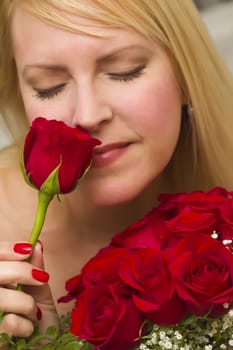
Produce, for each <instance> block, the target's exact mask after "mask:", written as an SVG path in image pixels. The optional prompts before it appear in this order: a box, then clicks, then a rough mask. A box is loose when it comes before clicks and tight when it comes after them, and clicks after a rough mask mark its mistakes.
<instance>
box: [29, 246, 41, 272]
mask: <svg viewBox="0 0 233 350" xmlns="http://www.w3.org/2000/svg"><path fill="white" fill-rule="evenodd" d="M30 263H31V264H32V265H33V266H36V267H38V268H40V269H44V259H43V246H42V243H41V242H40V241H37V243H36V244H35V247H34V248H33V252H32V255H31V257H30Z"/></svg>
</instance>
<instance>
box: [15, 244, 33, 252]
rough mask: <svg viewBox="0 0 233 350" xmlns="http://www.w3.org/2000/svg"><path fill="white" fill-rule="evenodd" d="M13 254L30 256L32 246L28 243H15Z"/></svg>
mask: <svg viewBox="0 0 233 350" xmlns="http://www.w3.org/2000/svg"><path fill="white" fill-rule="evenodd" d="M13 250H14V252H15V253H19V254H31V252H32V245H31V244H30V243H16V244H15V245H14V247H13Z"/></svg>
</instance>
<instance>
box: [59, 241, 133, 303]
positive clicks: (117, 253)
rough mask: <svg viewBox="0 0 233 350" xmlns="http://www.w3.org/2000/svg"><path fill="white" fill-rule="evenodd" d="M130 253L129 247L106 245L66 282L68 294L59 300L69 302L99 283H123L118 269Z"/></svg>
mask: <svg viewBox="0 0 233 350" xmlns="http://www.w3.org/2000/svg"><path fill="white" fill-rule="evenodd" d="M129 254H130V251H129V250H128V249H124V248H114V247H106V248H102V249H100V251H99V252H98V253H97V254H96V256H94V257H93V258H92V259H90V260H89V261H88V262H87V263H86V265H84V267H83V268H82V271H81V274H80V275H77V276H74V277H72V278H71V279H69V280H68V281H67V282H66V290H67V291H68V294H67V295H65V296H63V297H61V298H59V299H58V302H68V301H70V300H72V299H76V298H78V296H79V295H80V294H81V293H82V292H83V290H84V289H85V288H89V287H91V286H94V285H96V284H97V283H99V284H102V283H108V284H115V285H116V284H118V285H120V284H122V281H121V279H120V277H119V274H118V270H119V265H120V264H121V263H122V261H123V260H124V259H125V258H126V257H127V256H128V255H129Z"/></svg>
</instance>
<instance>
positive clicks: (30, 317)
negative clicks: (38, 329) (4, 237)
mask: <svg viewBox="0 0 233 350" xmlns="http://www.w3.org/2000/svg"><path fill="white" fill-rule="evenodd" d="M29 258H30V262H27V261H26V260H27V259H29ZM48 278H49V275H48V274H47V273H46V272H45V271H44V270H43V256H42V249H41V244H40V243H37V244H36V246H35V248H34V251H33V253H32V248H31V246H30V245H29V244H28V243H25V242H17V243H12V242H1V243H0V310H1V311H2V312H3V320H2V322H1V324H0V333H3V332H4V333H8V334H9V336H16V337H28V336H30V335H31V334H32V332H33V330H34V326H35V325H36V324H38V325H41V326H42V328H43V329H45V328H47V326H49V325H52V324H55V325H58V316H57V313H56V308H55V306H54V303H53V299H52V296H51V292H50V289H49V286H48V283H47V281H48ZM18 284H21V285H23V290H22V291H20V290H17V289H16V288H17V285H18Z"/></svg>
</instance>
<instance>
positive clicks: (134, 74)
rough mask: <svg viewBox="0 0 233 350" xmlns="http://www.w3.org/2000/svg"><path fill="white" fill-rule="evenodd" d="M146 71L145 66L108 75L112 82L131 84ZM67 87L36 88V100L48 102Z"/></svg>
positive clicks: (63, 85) (62, 85)
mask: <svg viewBox="0 0 233 350" xmlns="http://www.w3.org/2000/svg"><path fill="white" fill-rule="evenodd" d="M144 69H145V65H141V66H138V67H136V68H135V69H133V70H131V71H129V72H122V73H108V76H109V77H110V79H111V80H115V81H119V82H129V81H131V80H133V79H136V78H138V77H140V76H141V75H142V74H143V70H144ZM65 85H66V84H61V85H58V86H55V87H53V88H51V89H46V90H40V89H35V88H33V90H35V91H36V94H35V97H36V98H39V99H40V100H46V99H50V98H53V97H55V96H57V95H59V93H60V92H61V91H62V90H63V88H64V87H65Z"/></svg>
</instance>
